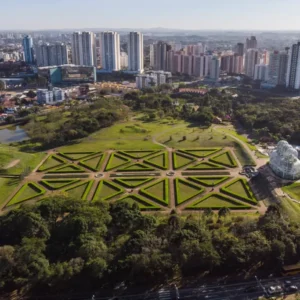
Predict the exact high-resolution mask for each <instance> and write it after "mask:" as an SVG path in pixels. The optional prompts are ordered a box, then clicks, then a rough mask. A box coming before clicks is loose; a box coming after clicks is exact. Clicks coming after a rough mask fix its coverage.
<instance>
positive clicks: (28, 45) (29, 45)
mask: <svg viewBox="0 0 300 300" xmlns="http://www.w3.org/2000/svg"><path fill="white" fill-rule="evenodd" d="M23 51H24V60H25V62H26V63H28V64H32V63H33V62H34V55H33V41H32V37H31V36H30V35H26V36H25V37H24V39H23Z"/></svg>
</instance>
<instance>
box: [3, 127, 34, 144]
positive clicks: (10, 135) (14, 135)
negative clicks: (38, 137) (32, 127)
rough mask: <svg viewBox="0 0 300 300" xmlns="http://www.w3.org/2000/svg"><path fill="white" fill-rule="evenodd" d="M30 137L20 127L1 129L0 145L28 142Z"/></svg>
mask: <svg viewBox="0 0 300 300" xmlns="http://www.w3.org/2000/svg"><path fill="white" fill-rule="evenodd" d="M28 139H29V136H28V135H27V133H26V131H25V130H24V129H22V128H21V127H20V126H16V127H9V128H4V129H0V143H3V144H9V143H14V142H21V141H24V140H28Z"/></svg>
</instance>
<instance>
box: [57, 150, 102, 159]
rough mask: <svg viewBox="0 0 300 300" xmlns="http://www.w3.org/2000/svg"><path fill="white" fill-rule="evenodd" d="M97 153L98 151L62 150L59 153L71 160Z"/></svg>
mask: <svg viewBox="0 0 300 300" xmlns="http://www.w3.org/2000/svg"><path fill="white" fill-rule="evenodd" d="M94 154H97V152H60V153H59V155H61V156H63V157H65V158H67V159H70V160H81V159H84V158H87V157H89V156H92V155H94Z"/></svg>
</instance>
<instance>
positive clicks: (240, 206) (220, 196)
mask: <svg viewBox="0 0 300 300" xmlns="http://www.w3.org/2000/svg"><path fill="white" fill-rule="evenodd" d="M212 196H217V197H219V198H221V200H224V201H226V202H229V203H231V204H233V206H226V207H227V208H229V209H234V210H239V209H251V208H252V207H251V206H247V205H241V203H239V202H237V201H235V200H233V199H229V198H226V197H224V196H222V195H221V194H217V193H209V194H207V195H206V196H205V197H203V198H202V199H200V200H199V201H197V202H196V203H194V204H192V205H191V206H187V207H186V209H192V210H203V209H207V208H211V209H221V208H223V207H225V206H223V205H220V206H210V207H201V206H200V207H197V205H198V204H200V203H201V202H203V201H205V200H206V199H208V198H210V197H212Z"/></svg>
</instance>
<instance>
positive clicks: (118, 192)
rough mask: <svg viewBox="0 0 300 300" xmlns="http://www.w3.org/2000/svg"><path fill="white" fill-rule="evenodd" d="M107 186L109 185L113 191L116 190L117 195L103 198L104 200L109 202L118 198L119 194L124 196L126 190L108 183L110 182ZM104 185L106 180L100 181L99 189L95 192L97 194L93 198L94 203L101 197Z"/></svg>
mask: <svg viewBox="0 0 300 300" xmlns="http://www.w3.org/2000/svg"><path fill="white" fill-rule="evenodd" d="M105 183H106V184H108V185H109V186H110V187H112V188H113V189H115V190H116V193H114V194H112V195H110V196H107V197H104V198H102V200H104V201H105V200H109V199H111V198H113V197H116V196H118V195H119V194H122V193H123V192H124V191H125V190H124V189H123V188H121V187H119V186H117V185H115V184H114V183H113V182H108V181H105ZM103 184H104V180H101V181H99V183H98V185H97V187H96V190H95V193H94V195H93V198H92V201H95V200H97V198H98V196H99V193H100V192H101V187H102V186H103Z"/></svg>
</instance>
